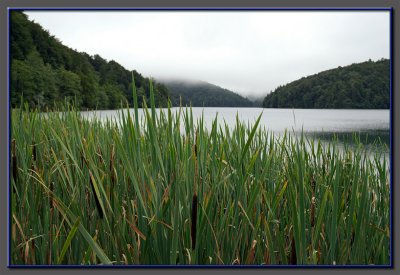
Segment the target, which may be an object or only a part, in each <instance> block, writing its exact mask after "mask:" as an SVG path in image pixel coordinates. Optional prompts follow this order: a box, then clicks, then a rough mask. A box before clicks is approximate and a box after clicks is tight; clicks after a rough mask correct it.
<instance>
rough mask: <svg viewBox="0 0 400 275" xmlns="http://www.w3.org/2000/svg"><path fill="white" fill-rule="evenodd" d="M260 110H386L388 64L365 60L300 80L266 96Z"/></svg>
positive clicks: (380, 61) (388, 99)
mask: <svg viewBox="0 0 400 275" xmlns="http://www.w3.org/2000/svg"><path fill="white" fill-rule="evenodd" d="M263 107H264V108H321V109H322V108H335V109H389V108H390V62H389V60H388V59H381V60H379V61H376V62H373V61H367V62H363V63H358V64H352V65H350V66H346V67H339V68H336V69H332V70H328V71H324V72H321V73H318V74H315V75H312V76H309V77H303V78H301V79H299V80H296V81H293V82H291V83H289V84H286V85H284V86H281V87H278V88H277V89H276V90H275V91H274V92H272V93H271V94H269V95H267V96H266V97H265V99H264V102H263Z"/></svg>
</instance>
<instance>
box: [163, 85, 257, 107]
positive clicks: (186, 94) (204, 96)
mask: <svg viewBox="0 0 400 275" xmlns="http://www.w3.org/2000/svg"><path fill="white" fill-rule="evenodd" d="M162 83H163V84H165V86H166V87H167V88H168V91H169V94H170V98H171V102H172V104H173V106H179V104H180V98H181V99H182V106H185V105H187V106H189V105H190V104H191V105H192V106H193V107H252V106H253V102H251V101H250V100H248V99H247V98H244V97H242V96H240V95H238V94H236V93H234V92H232V91H230V90H228V89H224V88H221V87H219V86H217V85H214V84H210V83H207V82H204V81H183V80H174V81H162Z"/></svg>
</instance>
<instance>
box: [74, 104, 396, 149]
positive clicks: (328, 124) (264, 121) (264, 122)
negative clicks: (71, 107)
mask: <svg viewBox="0 0 400 275" xmlns="http://www.w3.org/2000/svg"><path fill="white" fill-rule="evenodd" d="M164 110H165V109H164ZM172 110H173V112H177V111H179V108H172ZM120 111H121V110H101V111H87V112H81V114H82V115H83V117H86V118H92V117H93V116H96V117H98V118H100V119H102V120H104V119H107V118H108V119H117V118H118V112H120ZM159 111H160V109H157V112H159ZM192 111H193V118H194V120H195V121H196V120H197V119H198V118H200V117H201V116H202V115H203V116H204V123H205V126H206V127H207V128H208V129H210V128H211V125H212V121H213V120H214V119H215V117H216V115H217V114H218V122H219V123H224V121H225V123H227V125H228V126H230V127H234V125H235V123H236V115H237V116H238V118H239V120H240V121H242V122H244V123H250V124H254V122H255V121H256V119H257V118H258V116H259V115H260V114H261V113H262V117H261V120H260V127H265V128H266V129H267V130H269V131H271V132H273V133H274V134H277V135H279V134H282V133H284V131H285V130H288V131H292V132H293V131H294V132H296V133H300V132H301V131H303V132H304V133H305V134H306V135H308V136H312V137H317V138H319V139H321V140H323V141H330V140H332V138H333V137H334V136H335V137H336V138H337V139H338V140H339V141H342V142H344V141H346V143H352V142H353V134H354V133H357V134H358V137H359V138H360V141H361V142H362V143H364V144H365V145H367V146H371V145H372V144H374V143H375V142H377V141H378V140H380V141H382V143H383V144H385V145H386V146H387V148H385V146H383V147H382V146H380V147H379V148H380V149H379V150H383V151H382V153H385V154H386V155H388V154H389V149H388V148H389V146H390V110H354V109H352V110H348V109H347V110H343V109H272V108H271V109H269V108H266V109H263V108H222V107H220V108H216V107H205V108H202V107H193V108H192ZM130 112H131V113H132V114H133V112H134V110H133V109H130ZM139 116H143V110H142V109H139Z"/></svg>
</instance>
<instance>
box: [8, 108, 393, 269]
mask: <svg viewBox="0 0 400 275" xmlns="http://www.w3.org/2000/svg"><path fill="white" fill-rule="evenodd" d="M153 106H154V105H153ZM135 111H136V115H135V114H133V116H132V117H131V116H130V115H129V114H128V113H125V112H121V113H120V116H121V117H120V120H119V122H118V123H112V122H111V121H108V122H105V123H103V122H100V121H99V120H96V119H93V120H90V121H88V120H85V119H83V118H82V117H80V115H79V113H78V112H76V111H74V110H73V109H71V108H70V109H68V110H67V112H63V113H48V114H47V115H46V116H42V115H40V114H38V113H35V112H29V111H24V110H13V112H12V121H11V122H12V125H11V130H12V133H11V148H10V150H11V151H10V154H11V171H10V174H11V189H10V197H11V215H10V217H11V220H10V223H11V232H10V233H11V234H10V235H11V240H10V246H11V262H12V264H78V265H79V264H174V265H175V264H388V263H389V259H390V258H389V257H390V250H389V248H390V247H389V244H390V238H389V237H390V235H389V215H390V214H389V213H390V212H389V209H390V208H389V206H390V203H389V197H390V194H389V171H388V170H389V167H388V166H389V165H388V163H387V162H386V161H384V162H381V161H379V159H380V156H379V155H378V154H377V155H376V156H373V157H372V158H371V157H368V156H367V155H365V154H364V153H363V150H362V147H361V146H360V147H359V148H358V149H349V148H347V149H345V151H344V152H343V153H341V154H339V152H338V150H337V149H336V147H335V144H332V146H329V147H325V146H322V145H321V143H320V142H319V141H318V140H311V139H307V138H305V137H302V138H299V139H297V138H293V137H292V136H291V135H290V134H288V133H287V134H285V135H284V136H282V137H279V138H278V137H275V136H274V135H272V134H271V133H269V132H266V131H264V130H263V129H260V128H259V127H258V122H259V120H257V121H255V122H254V124H253V125H251V126H246V125H244V124H242V123H240V122H239V120H238V122H237V125H236V127H235V128H234V129H233V130H232V129H229V128H228V127H227V126H226V127H224V126H219V125H220V124H219V123H217V118H216V120H215V121H214V123H213V127H212V129H209V130H207V129H205V127H203V121H202V120H201V119H200V120H199V121H193V118H192V115H191V111H190V109H181V110H180V112H178V113H172V112H171V111H170V110H168V111H165V112H161V113H159V114H156V112H155V109H154V108H150V109H147V108H146V109H145V113H146V115H145V116H144V117H143V119H141V121H139V119H138V116H137V105H136V109H135ZM182 124H183V125H184V129H185V130H184V134H182V132H181V129H180V125H182ZM309 147H311V148H312V149H311V150H309V149H307V148H309Z"/></svg>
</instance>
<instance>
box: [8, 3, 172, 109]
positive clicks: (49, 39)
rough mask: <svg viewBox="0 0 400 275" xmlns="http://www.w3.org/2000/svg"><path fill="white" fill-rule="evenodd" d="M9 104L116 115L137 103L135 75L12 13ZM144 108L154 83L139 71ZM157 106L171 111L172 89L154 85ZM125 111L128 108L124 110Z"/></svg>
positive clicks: (158, 84)
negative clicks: (66, 106) (65, 106)
mask: <svg viewBox="0 0 400 275" xmlns="http://www.w3.org/2000/svg"><path fill="white" fill-rule="evenodd" d="M10 23H11V24H10V61H11V67H10V70H11V74H10V84H11V85H10V100H11V106H12V107H18V106H20V99H21V95H22V94H23V99H24V101H27V102H28V103H29V105H30V106H31V107H38V108H40V109H43V108H50V109H51V108H53V106H54V104H58V103H60V102H65V98H67V100H70V101H73V102H75V104H76V105H77V107H78V108H81V109H86V108H88V109H95V108H97V109H115V108H120V107H121V101H122V102H126V100H128V102H129V104H130V106H132V105H133V99H132V84H131V83H132V82H131V81H132V73H131V72H130V71H128V70H126V69H125V68H124V67H122V66H121V65H120V64H118V63H117V62H115V61H112V60H111V61H106V60H105V59H103V58H102V57H100V56H99V55H95V56H90V55H88V54H86V53H83V52H77V51H75V50H72V49H71V48H69V47H66V46H64V45H63V44H62V43H61V42H60V41H59V40H58V39H57V38H55V37H54V36H52V35H50V34H49V32H48V31H46V30H44V29H43V28H42V27H41V26H40V25H39V24H37V23H34V22H32V21H30V20H28V18H27V16H26V15H25V14H24V13H22V12H20V11H11V12H10ZM134 77H135V86H136V87H137V90H138V95H139V96H138V99H139V104H140V106H141V103H142V98H143V95H146V97H147V98H149V91H150V90H149V80H148V79H147V78H144V77H143V76H142V75H140V74H139V73H138V72H136V71H134ZM153 84H154V87H155V91H156V93H155V101H156V104H157V105H158V106H166V105H167V98H168V90H167V88H166V87H165V86H164V85H162V84H160V83H153ZM124 106H125V104H124Z"/></svg>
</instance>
